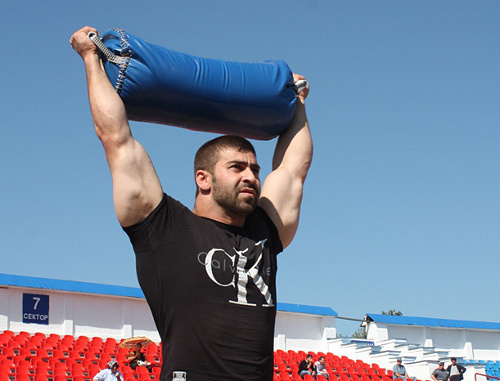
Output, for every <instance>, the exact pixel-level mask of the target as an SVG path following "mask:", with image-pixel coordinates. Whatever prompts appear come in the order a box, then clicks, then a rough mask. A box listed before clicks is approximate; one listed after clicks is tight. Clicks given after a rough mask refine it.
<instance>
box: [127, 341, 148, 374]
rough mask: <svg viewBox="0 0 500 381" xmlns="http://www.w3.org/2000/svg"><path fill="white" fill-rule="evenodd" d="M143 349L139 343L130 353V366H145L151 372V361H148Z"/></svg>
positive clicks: (133, 367)
mask: <svg viewBox="0 0 500 381" xmlns="http://www.w3.org/2000/svg"><path fill="white" fill-rule="evenodd" d="M141 349H142V345H141V343H138V344H137V345H136V346H135V349H133V350H131V351H130V353H129V354H128V357H127V360H128V361H129V363H130V367H131V368H132V369H134V370H135V368H137V367H138V366H144V367H146V368H148V370H149V371H150V372H151V363H150V362H149V361H146V355H145V354H144V353H142V352H141Z"/></svg>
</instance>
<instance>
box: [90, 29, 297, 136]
mask: <svg viewBox="0 0 500 381" xmlns="http://www.w3.org/2000/svg"><path fill="white" fill-rule="evenodd" d="M89 37H90V38H91V39H92V37H91V36H89ZM95 37H97V36H95ZM95 37H94V38H95ZM101 38H102V43H104V45H105V47H106V48H107V49H108V50H109V51H110V52H111V53H110V52H108V54H107V55H105V57H104V68H105V70H106V73H107V75H108V78H109V79H110V81H111V83H112V84H113V85H114V87H115V89H116V91H117V92H118V93H119V94H120V96H121V98H122V99H123V101H124V103H125V107H126V109H127V113H128V117H129V119H130V120H135V121H141V122H151V123H159V124H167V125H172V126H177V127H183V128H188V129H192V130H199V131H206V132H216V133H222V134H233V135H239V136H244V137H247V138H253V139H261V140H268V139H272V138H273V137H275V136H277V135H279V134H281V133H282V132H283V131H285V130H286V128H287V127H288V126H289V124H290V122H291V120H292V117H293V114H294V111H295V102H296V91H297V90H296V86H295V84H294V81H293V75H292V71H291V70H290V68H289V67H288V65H287V64H286V63H285V62H284V61H282V60H270V61H265V62H260V63H241V62H228V61H223V60H217V59H208V58H201V57H197V56H193V55H190V54H186V53H181V52H177V51H173V50H169V49H166V48H164V47H162V46H159V45H154V44H150V43H148V42H146V41H144V40H142V39H141V38H139V37H136V36H133V35H130V34H128V33H126V32H125V31H123V30H121V29H113V30H109V31H107V32H106V33H105V34H104V35H103V36H101ZM92 40H93V41H94V42H95V43H96V44H97V45H98V46H99V43H98V42H97V41H96V40H95V39H92ZM97 40H98V38H97ZM99 42H100V41H99ZM101 46H102V44H101ZM101 50H103V49H101ZM104 50H105V49H104ZM104 53H106V52H104Z"/></svg>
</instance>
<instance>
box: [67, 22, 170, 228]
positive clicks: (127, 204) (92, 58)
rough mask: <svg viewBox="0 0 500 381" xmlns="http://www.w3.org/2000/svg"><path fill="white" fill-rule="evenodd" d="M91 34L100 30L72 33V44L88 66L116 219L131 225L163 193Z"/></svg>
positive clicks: (90, 88) (150, 208) (93, 113)
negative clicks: (132, 130) (129, 122)
mask: <svg viewBox="0 0 500 381" xmlns="http://www.w3.org/2000/svg"><path fill="white" fill-rule="evenodd" d="M89 32H95V33H97V30H95V29H94V28H91V27H88V26H87V27H84V28H82V29H80V30H79V31H77V32H75V33H74V34H73V36H72V37H71V39H70V43H71V45H72V46H73V49H75V51H76V52H77V53H78V54H79V55H80V56H81V57H82V59H83V61H84V63H85V69H86V74H87V86H88V95H89V102H90V110H91V113H92V119H93V122H94V126H95V131H96V134H97V136H98V137H99V139H100V140H101V143H102V145H103V147H104V151H105V153H106V159H107V161H108V165H109V168H110V171H111V177H112V181H113V202H114V206H115V212H116V216H117V217H118V221H119V222H120V224H121V225H122V226H130V225H133V224H135V223H137V222H139V221H141V220H143V219H144V218H146V217H147V216H148V215H149V214H150V213H151V212H152V211H153V209H154V208H155V207H156V206H157V205H158V204H159V203H160V201H161V199H162V197H163V190H162V187H161V184H160V180H159V179H158V176H157V174H156V171H155V169H154V166H153V163H152V162H151V159H150V158H149V155H148V154H147V152H146V150H145V149H144V147H142V145H141V144H140V143H139V142H137V141H136V140H135V139H134V138H133V136H132V132H131V130H130V126H129V124H128V118H127V112H126V110H125V105H124V104H123V101H122V100H121V98H120V96H119V95H118V94H117V93H116V91H115V89H114V88H113V86H112V84H111V82H110V81H109V79H108V77H107V75H106V72H105V70H104V67H103V64H102V60H101V58H100V55H99V51H98V50H97V48H96V46H95V45H94V43H93V42H92V41H91V40H90V39H89V38H88V37H87V35H88V33H89Z"/></svg>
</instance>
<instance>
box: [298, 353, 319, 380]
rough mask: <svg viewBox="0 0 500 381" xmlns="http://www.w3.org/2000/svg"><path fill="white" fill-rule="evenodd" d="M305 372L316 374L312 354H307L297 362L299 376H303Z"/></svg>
mask: <svg viewBox="0 0 500 381" xmlns="http://www.w3.org/2000/svg"><path fill="white" fill-rule="evenodd" d="M306 374H309V375H311V376H316V372H315V370H314V364H313V357H312V355H307V356H306V358H305V360H302V361H301V362H300V364H299V376H300V377H302V378H304V376H305V375H306Z"/></svg>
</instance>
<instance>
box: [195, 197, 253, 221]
mask: <svg viewBox="0 0 500 381" xmlns="http://www.w3.org/2000/svg"><path fill="white" fill-rule="evenodd" d="M193 213H194V214H196V215H197V216H199V217H203V218H209V219H211V220H214V221H217V222H221V223H223V224H226V225H231V226H237V227H242V226H243V225H244V224H245V220H246V215H241V214H236V213H231V212H229V211H227V210H225V209H223V208H221V207H220V206H218V205H206V204H204V203H202V202H195V205H194V208H193Z"/></svg>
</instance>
